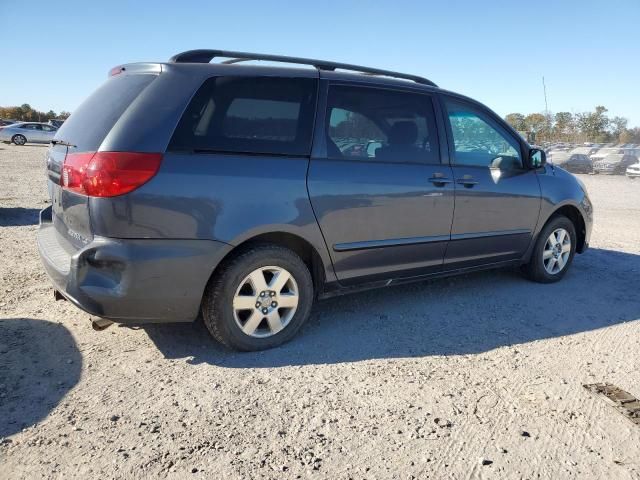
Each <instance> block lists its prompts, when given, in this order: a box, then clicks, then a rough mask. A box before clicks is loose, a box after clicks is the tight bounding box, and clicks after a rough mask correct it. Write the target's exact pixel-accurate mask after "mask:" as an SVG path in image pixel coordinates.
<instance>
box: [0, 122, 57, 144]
mask: <svg viewBox="0 0 640 480" xmlns="http://www.w3.org/2000/svg"><path fill="white" fill-rule="evenodd" d="M57 131H58V129H57V128H56V127H54V126H53V125H49V124H47V123H38V122H19V123H14V124H13V125H7V126H5V127H0V142H5V143H15V144H16V145H24V144H25V143H49V142H50V141H51V140H53V137H54V135H55V134H56V132H57Z"/></svg>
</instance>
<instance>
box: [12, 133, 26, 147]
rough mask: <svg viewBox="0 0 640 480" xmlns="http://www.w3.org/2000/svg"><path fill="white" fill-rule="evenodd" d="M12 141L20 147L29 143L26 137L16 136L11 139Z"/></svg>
mask: <svg viewBox="0 0 640 480" xmlns="http://www.w3.org/2000/svg"><path fill="white" fill-rule="evenodd" d="M11 141H12V142H13V143H14V144H15V145H18V146H22V145H24V144H25V143H27V137H25V136H24V135H20V134H18V135H14V136H13V138H12V139H11Z"/></svg>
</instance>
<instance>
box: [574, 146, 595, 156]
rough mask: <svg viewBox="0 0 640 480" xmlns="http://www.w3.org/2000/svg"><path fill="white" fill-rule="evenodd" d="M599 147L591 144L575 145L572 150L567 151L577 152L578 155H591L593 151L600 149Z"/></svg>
mask: <svg viewBox="0 0 640 480" xmlns="http://www.w3.org/2000/svg"><path fill="white" fill-rule="evenodd" d="M600 148H601V147H599V146H597V145H592V146H584V147H576V148H574V149H573V150H570V151H569V153H578V154H580V155H587V156H589V155H593V154H594V153H596V152H597V151H598V150H600Z"/></svg>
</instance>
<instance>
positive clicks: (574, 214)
mask: <svg viewBox="0 0 640 480" xmlns="http://www.w3.org/2000/svg"><path fill="white" fill-rule="evenodd" d="M561 215H562V216H565V217H567V218H568V219H569V220H571V222H572V223H573V225H574V227H575V229H576V236H577V245H576V252H578V253H582V252H584V250H585V240H586V236H587V230H586V223H585V221H584V216H583V215H582V212H581V211H580V209H579V208H578V207H577V206H575V205H573V204H570V203H569V204H565V205H562V206H560V207H558V208H556V209H555V210H554V211H553V212H552V213H551V215H549V216H548V217H547V219H546V221H545V222H544V224H543V226H542V228H544V226H545V225H546V224H547V223H549V221H550V220H551V219H552V218H554V217H557V216H561Z"/></svg>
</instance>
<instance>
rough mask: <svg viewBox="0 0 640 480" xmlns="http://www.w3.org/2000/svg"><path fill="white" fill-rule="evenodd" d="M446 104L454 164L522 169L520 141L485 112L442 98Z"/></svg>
mask: <svg viewBox="0 0 640 480" xmlns="http://www.w3.org/2000/svg"><path fill="white" fill-rule="evenodd" d="M446 106H447V112H448V116H449V123H450V125H451V133H452V135H453V143H454V163H455V164H456V165H467V166H474V167H488V168H500V169H519V168H522V165H523V164H522V157H521V155H520V144H519V143H518V142H517V141H516V140H515V139H514V138H513V137H512V136H511V135H509V134H508V133H507V132H505V131H503V130H502V129H501V128H500V127H498V126H497V125H496V124H495V123H494V122H493V121H492V120H491V119H489V117H488V116H487V115H486V114H484V113H482V112H479V111H476V110H475V109H473V108H472V107H470V106H467V105H465V104H463V103H458V102H455V101H451V100H446Z"/></svg>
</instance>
